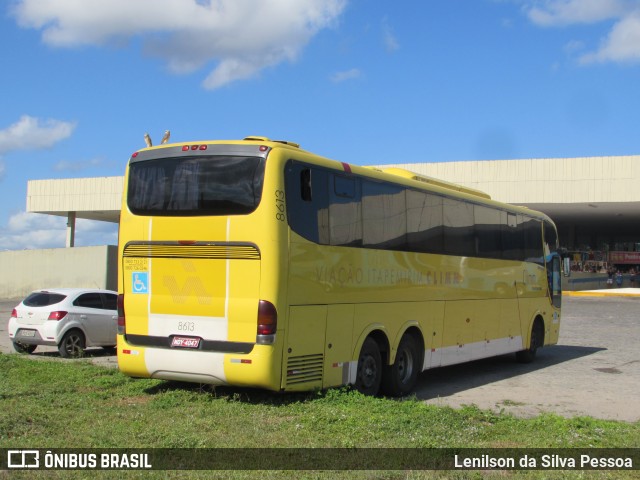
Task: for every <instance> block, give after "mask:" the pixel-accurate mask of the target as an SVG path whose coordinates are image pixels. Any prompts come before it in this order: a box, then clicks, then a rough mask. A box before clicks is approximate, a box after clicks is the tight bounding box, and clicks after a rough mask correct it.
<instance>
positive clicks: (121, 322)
mask: <svg viewBox="0 0 640 480" xmlns="http://www.w3.org/2000/svg"><path fill="white" fill-rule="evenodd" d="M126 323H127V322H126V320H125V316H124V294H122V293H121V294H120V295H118V335H124V332H125V326H126Z"/></svg>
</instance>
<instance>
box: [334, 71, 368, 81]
mask: <svg viewBox="0 0 640 480" xmlns="http://www.w3.org/2000/svg"><path fill="white" fill-rule="evenodd" d="M361 75H362V72H361V71H360V70H359V69H357V68H352V69H351V70H345V71H344V72H337V73H334V74H333V75H332V76H331V81H332V82H334V83H341V82H346V81H347V80H353V79H354V78H358V77H360V76H361Z"/></svg>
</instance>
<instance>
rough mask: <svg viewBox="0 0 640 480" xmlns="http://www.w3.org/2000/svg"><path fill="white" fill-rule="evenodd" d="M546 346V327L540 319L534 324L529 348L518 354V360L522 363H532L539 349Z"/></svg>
mask: <svg viewBox="0 0 640 480" xmlns="http://www.w3.org/2000/svg"><path fill="white" fill-rule="evenodd" d="M543 345H544V326H543V324H542V321H540V320H539V319H538V320H536V321H535V322H534V323H533V328H532V329H531V340H530V342H529V348H527V349H526V350H522V351H520V352H516V360H518V362H520V363H531V362H533V361H534V360H535V358H536V353H537V351H538V348H539V347H542V346H543Z"/></svg>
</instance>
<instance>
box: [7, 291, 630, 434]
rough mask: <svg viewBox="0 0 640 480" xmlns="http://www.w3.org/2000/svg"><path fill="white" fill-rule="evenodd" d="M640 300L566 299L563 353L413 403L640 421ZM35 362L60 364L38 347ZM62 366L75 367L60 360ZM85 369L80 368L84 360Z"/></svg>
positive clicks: (95, 354) (426, 385) (91, 355)
mask: <svg viewBox="0 0 640 480" xmlns="http://www.w3.org/2000/svg"><path fill="white" fill-rule="evenodd" d="M18 302H19V301H18V300H0V351H1V352H2V353H14V350H13V347H12V345H11V341H10V340H9V336H8V334H7V331H6V330H7V322H8V320H9V316H10V314H11V309H12V308H13V307H14V306H15V305H16V304H17V303H18ZM638 339H640V296H626V297H588V296H580V297H565V298H564V299H563V312H562V323H561V328H560V341H559V343H558V345H554V346H551V347H545V348H543V349H541V350H539V351H538V356H537V358H536V360H535V361H534V362H533V363H531V364H527V365H523V364H519V363H517V362H516V360H515V356H514V355H504V356H500V357H496V358H492V359H486V360H480V361H476V362H470V363H466V364H463V365H456V366H452V367H445V368H440V369H435V370H430V371H427V372H423V373H422V374H421V376H420V380H419V383H418V387H417V389H416V395H417V397H418V398H419V399H422V400H424V401H425V402H427V403H430V404H434V405H449V406H452V407H459V406H461V405H471V404H474V405H477V406H478V407H480V408H483V409H491V410H494V411H497V412H499V411H504V412H508V413H512V414H514V415H517V416H524V417H529V416H535V415H537V414H539V413H541V412H554V413H557V414H559V415H562V416H566V417H573V416H581V415H588V416H592V417H595V418H602V419H612V420H624V421H638V420H640V401H639V400H640V368H639V366H640V349H639V348H638ZM31 357H33V358H34V359H38V358H40V359H42V358H56V359H59V358H60V357H59V355H58V352H57V349H56V348H55V347H38V349H37V350H36V351H35V353H34V354H33V355H31ZM87 358H88V359H89V360H90V361H92V362H94V363H97V364H99V365H104V366H107V367H111V368H116V367H117V361H116V357H115V356H109V355H106V354H105V353H104V352H103V351H102V350H101V349H89V350H88V351H87ZM60 361H77V360H63V359H60ZM81 361H82V360H81Z"/></svg>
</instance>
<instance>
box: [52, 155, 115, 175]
mask: <svg viewBox="0 0 640 480" xmlns="http://www.w3.org/2000/svg"><path fill="white" fill-rule="evenodd" d="M102 163H103V162H102V160H101V159H99V158H93V159H91V160H80V161H77V162H70V161H67V160H60V161H59V162H57V163H56V164H55V165H54V166H53V169H54V170H55V171H58V172H64V171H71V172H79V171H81V170H87V169H90V168H94V167H99V166H100V165H102Z"/></svg>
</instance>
